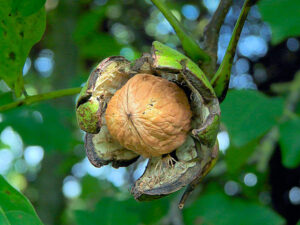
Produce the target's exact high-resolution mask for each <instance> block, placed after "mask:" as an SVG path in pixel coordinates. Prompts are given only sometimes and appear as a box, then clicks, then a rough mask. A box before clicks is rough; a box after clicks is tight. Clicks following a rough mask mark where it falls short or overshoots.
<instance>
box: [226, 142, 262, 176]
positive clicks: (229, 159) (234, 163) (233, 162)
mask: <svg viewBox="0 0 300 225" xmlns="http://www.w3.org/2000/svg"><path fill="white" fill-rule="evenodd" d="M256 146H257V140H254V141H251V142H249V143H248V144H246V145H244V146H241V147H236V146H234V145H230V147H229V149H228V150H227V151H226V155H225V162H226V165H227V169H228V172H229V173H234V172H240V169H241V167H242V166H244V165H245V164H246V162H247V161H248V159H249V157H250V156H251V155H252V153H253V151H254V150H255V148H256Z"/></svg>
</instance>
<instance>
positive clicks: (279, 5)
mask: <svg viewBox="0 0 300 225" xmlns="http://www.w3.org/2000/svg"><path fill="white" fill-rule="evenodd" d="M258 7H259V10H260V13H261V15H262V18H263V20H264V21H266V22H268V23H269V24H270V26H271V29H272V43H273V44H278V43H280V42H281V41H283V40H285V39H286V38H288V37H292V36H294V37H296V36H299V35H300V26H299V24H300V16H299V15H300V1H295V0H261V1H259V3H258Z"/></svg>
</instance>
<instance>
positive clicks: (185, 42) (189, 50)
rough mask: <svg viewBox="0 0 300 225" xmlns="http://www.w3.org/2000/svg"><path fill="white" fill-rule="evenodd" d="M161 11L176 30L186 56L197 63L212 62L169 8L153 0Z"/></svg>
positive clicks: (159, 0) (157, 0)
mask: <svg viewBox="0 0 300 225" xmlns="http://www.w3.org/2000/svg"><path fill="white" fill-rule="evenodd" d="M151 1H152V2H153V4H154V5H156V7H157V8H158V9H159V11H160V12H161V13H162V14H163V15H164V16H165V17H166V19H167V20H168V22H169V23H170V24H171V25H172V27H173V28H174V30H175V32H176V34H177V36H178V38H179V40H180V42H181V44H182V48H183V50H184V51H185V52H186V54H187V55H188V56H189V57H190V58H191V59H192V60H194V61H195V62H197V63H198V62H199V61H201V62H207V61H210V56H209V55H208V54H207V53H206V52H205V51H204V50H203V49H201V48H200V46H199V45H198V44H197V42H196V41H195V40H194V39H193V38H192V37H191V36H190V35H188V33H187V32H186V31H185V29H184V28H183V26H182V25H181V24H180V23H179V21H178V20H177V19H176V17H175V16H174V15H173V14H172V12H171V11H170V10H169V8H168V7H167V6H166V5H165V4H164V3H163V2H162V1H161V0H151Z"/></svg>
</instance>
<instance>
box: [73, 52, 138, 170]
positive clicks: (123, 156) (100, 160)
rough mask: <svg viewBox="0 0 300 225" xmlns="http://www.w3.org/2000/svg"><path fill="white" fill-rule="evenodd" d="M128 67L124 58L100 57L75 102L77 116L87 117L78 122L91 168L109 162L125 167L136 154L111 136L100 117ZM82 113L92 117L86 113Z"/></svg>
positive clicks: (127, 62)
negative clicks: (83, 132)
mask: <svg viewBox="0 0 300 225" xmlns="http://www.w3.org/2000/svg"><path fill="white" fill-rule="evenodd" d="M129 69H130V62H129V61H128V60H126V59H125V58H124V57H121V56H115V57H110V58H107V59H105V60H103V61H102V62H101V63H100V64H99V65H98V66H97V67H96V68H95V69H94V71H93V72H92V73H91V75H90V77H89V80H88V82H87V84H86V85H85V87H84V88H83V91H82V92H81V94H80V97H79V99H78V101H77V102H78V103H77V106H76V107H77V110H76V112H77V114H79V116H78V115H77V118H83V117H85V118H87V119H88V121H80V120H79V119H78V120H79V121H78V124H79V125H80V127H81V129H82V130H84V131H86V132H87V133H86V137H85V149H86V154H87V157H88V159H89V160H90V162H91V163H92V164H93V165H94V166H95V167H101V166H103V165H107V164H109V163H111V164H112V166H113V167H115V168H118V167H120V166H128V165H130V164H131V163H133V162H134V161H136V160H137V159H138V157H139V155H137V154H136V153H134V152H132V151H130V150H128V149H126V148H124V147H122V146H121V145H120V144H119V143H118V142H117V141H115V140H114V139H113V138H112V137H111V135H110V134H109V132H108V129H107V127H106V123H105V117H104V116H105V110H106V106H107V103H108V102H109V100H110V99H111V97H112V96H113V95H114V93H115V92H116V91H117V90H118V89H120V88H121V87H122V86H123V85H124V84H125V83H126V82H127V80H129V79H130V77H131V74H130V72H129ZM90 105H92V106H94V105H96V106H97V109H96V110H94V111H92V112H91V111H90V110H91V109H90V108H91V107H89V106H90ZM92 109H93V107H92ZM95 112H96V113H95ZM82 114H85V115H82ZM86 114H88V115H92V116H86ZM86 124H88V126H87V125H86Z"/></svg>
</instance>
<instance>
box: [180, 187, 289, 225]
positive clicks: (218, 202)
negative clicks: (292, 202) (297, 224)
mask: <svg viewBox="0 0 300 225" xmlns="http://www.w3.org/2000/svg"><path fill="white" fill-rule="evenodd" d="M183 216H184V221H185V224H187V225H189V224H193V225H194V224H202V225H219V224H222V225H227V224H228V225H232V224H243V225H257V224H264V225H279V224H284V220H283V219H282V218H281V217H280V216H279V215H277V214H276V213H275V212H274V211H272V210H271V209H269V208H267V207H263V206H260V205H258V204H256V203H251V202H249V201H245V200H242V199H239V198H235V197H228V196H226V195H224V194H222V193H221V192H217V193H210V194H205V195H201V197H200V198H199V199H198V200H196V201H195V202H194V203H193V204H192V206H191V207H190V208H187V209H185V210H184V213H183Z"/></svg>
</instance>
